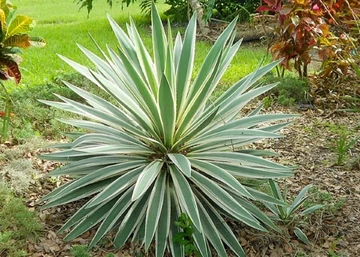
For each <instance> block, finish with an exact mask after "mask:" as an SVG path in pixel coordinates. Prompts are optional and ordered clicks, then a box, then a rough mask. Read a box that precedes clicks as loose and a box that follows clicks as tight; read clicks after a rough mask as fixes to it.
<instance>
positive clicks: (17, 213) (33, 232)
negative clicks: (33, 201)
mask: <svg viewBox="0 0 360 257" xmlns="http://www.w3.org/2000/svg"><path fill="white" fill-rule="evenodd" d="M41 230H42V225H41V223H40V222H39V220H38V218H37V217H36V214H35V213H34V212H31V211H30V210H29V209H28V208H27V207H26V206H25V204H24V203H23V200H22V199H20V198H17V197H15V196H13V195H12V193H11V191H10V189H9V188H8V187H7V186H6V185H5V184H4V183H3V182H0V255H1V256H9V257H22V256H27V252H26V242H27V240H32V241H34V240H36V238H37V235H38V234H39V233H41Z"/></svg>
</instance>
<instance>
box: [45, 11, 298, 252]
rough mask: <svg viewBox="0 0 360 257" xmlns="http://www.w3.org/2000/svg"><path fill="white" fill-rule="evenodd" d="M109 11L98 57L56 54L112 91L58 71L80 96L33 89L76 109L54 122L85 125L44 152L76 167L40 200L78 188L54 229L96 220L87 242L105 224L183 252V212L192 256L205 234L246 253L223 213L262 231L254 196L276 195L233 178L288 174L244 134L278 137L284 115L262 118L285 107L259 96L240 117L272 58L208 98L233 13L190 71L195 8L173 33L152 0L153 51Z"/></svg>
mask: <svg viewBox="0 0 360 257" xmlns="http://www.w3.org/2000/svg"><path fill="white" fill-rule="evenodd" d="M108 18H109V21H110V24H111V27H112V29H113V30H114V33H115V35H116V37H117V39H118V43H119V47H118V49H117V50H116V51H115V50H113V49H111V48H110V47H107V51H108V54H105V52H103V51H102V50H101V49H100V48H99V50H100V51H101V53H102V58H100V57H98V56H97V55H95V54H94V53H92V52H90V51H89V50H87V49H85V48H84V47H82V46H79V47H80V49H81V50H82V51H83V52H84V54H85V55H86V56H87V57H88V58H89V59H90V60H91V61H92V62H93V64H94V65H95V67H96V69H89V68H87V67H85V66H82V65H80V64H78V63H76V62H74V61H72V60H70V59H67V58H65V57H61V58H62V59H63V60H65V61H66V62H67V63H68V64H70V65H71V66H72V67H73V68H75V69H76V70H77V71H78V72H80V73H81V74H83V75H84V76H85V77H87V78H88V79H90V80H91V81H92V82H94V83H95V84H96V85H97V86H98V87H99V88H100V89H102V90H104V91H106V92H107V93H108V94H109V95H110V96H111V97H112V99H113V100H112V101H111V103H110V102H108V101H106V100H104V99H102V98H100V97H98V96H96V95H94V94H91V93H89V92H86V91H85V90H82V89H81V88H78V87H76V86H74V85H71V84H70V83H67V82H64V83H65V84H66V85H67V86H68V87H69V88H71V89H72V90H73V91H74V92H76V93H77V94H78V95H79V96H81V97H83V98H84V99H85V100H86V101H87V103H88V104H81V103H78V102H75V101H72V100H70V99H67V98H64V97H62V96H58V97H59V98H60V99H61V100H62V102H52V101H42V102H44V103H46V104H48V105H51V106H53V107H57V108H60V109H62V110H66V111H70V112H72V113H76V114H79V115H82V116H84V119H82V120H63V122H65V123H67V124H70V125H72V126H75V127H79V128H82V129H84V130H86V131H88V133H73V134H72V135H71V136H73V138H74V139H73V141H72V142H70V143H65V144H61V145H59V146H57V147H59V148H61V149H62V150H61V151H60V152H54V153H50V154H47V155H45V156H43V158H45V159H49V160H54V161H59V162H64V163H65V165H64V166H63V167H61V168H59V169H57V170H55V171H53V172H51V173H50V175H51V176H72V177H73V178H74V179H73V180H72V181H70V182H68V183H66V184H64V185H62V186H60V187H59V188H57V189H55V190H54V191H52V192H51V193H49V194H48V195H47V196H45V197H44V198H43V199H42V200H43V201H46V204H45V205H44V207H54V206H58V205H62V204H66V203H69V202H73V201H77V200H80V199H86V201H87V202H86V203H85V204H84V205H83V206H82V207H81V208H80V209H79V210H78V212H76V213H75V214H74V215H73V216H72V217H71V218H70V219H69V220H68V221H67V222H66V223H65V224H64V225H63V227H62V228H61V229H60V232H62V231H65V230H68V229H69V228H71V230H70V232H69V233H68V234H67V236H66V237H65V239H66V240H72V239H74V238H76V237H78V236H79V235H81V234H82V233H84V232H85V231H87V230H89V229H91V228H93V227H96V228H97V232H96V234H95V235H94V237H93V238H92V241H91V243H90V245H89V247H93V246H95V245H96V244H97V243H98V242H99V240H100V239H101V238H102V237H104V235H105V234H107V233H108V232H110V231H113V232H114V233H116V235H115V236H114V243H115V246H116V247H122V246H123V245H124V243H125V242H126V241H127V240H128V239H129V237H132V240H134V241H139V242H140V243H141V245H144V247H145V249H146V250H148V249H149V247H150V245H151V244H152V242H155V249H156V256H159V257H160V256H163V255H164V253H165V251H166V249H167V250H168V251H169V252H170V253H171V254H172V256H184V247H183V246H182V245H180V244H177V243H174V242H173V239H174V237H175V236H176V235H177V234H178V233H179V232H181V228H179V227H178V226H176V224H175V221H177V220H178V217H180V216H181V214H183V213H184V214H186V215H187V216H188V217H189V218H190V220H191V222H192V224H193V238H194V241H195V243H196V246H197V247H198V249H199V252H200V253H201V255H202V256H211V251H210V250H211V248H210V247H211V246H212V247H213V249H215V251H216V252H217V253H218V255H219V256H228V255H227V253H226V249H225V246H224V245H227V246H228V247H229V249H231V250H232V251H233V252H235V253H236V254H237V255H238V256H244V255H245V253H244V251H243V249H242V247H241V245H240V244H239V242H238V240H237V238H236V236H235V235H234V233H233V232H232V230H231V229H230V227H229V226H228V225H227V224H226V222H225V218H226V219H230V220H235V221H239V222H243V223H245V224H247V225H248V226H250V227H252V228H255V229H258V230H262V231H267V230H268V229H269V228H272V229H275V230H276V229H277V227H276V226H275V225H274V223H273V222H272V221H271V219H270V218H268V216H266V215H265V214H264V213H263V212H262V211H261V210H260V209H258V208H257V207H256V206H255V205H254V204H253V201H261V202H270V203H273V204H280V205H281V204H284V203H283V202H282V201H280V200H277V199H275V198H274V197H271V196H269V195H266V194H264V193H262V192H260V191H257V190H256V189H253V188H251V187H247V186H245V185H243V184H241V183H240V182H239V181H241V179H242V178H247V179H272V178H279V177H287V176H289V175H291V174H292V169H291V168H290V167H285V166H282V165H280V164H276V163H273V162H271V161H269V160H266V159H263V158H262V156H264V155H268V154H269V153H268V152H264V151H261V150H253V149H251V150H250V149H244V146H245V145H247V144H249V143H252V142H255V141H258V140H261V139H264V138H279V137H280V136H279V135H278V134H277V133H275V132H276V131H278V130H279V129H281V128H283V127H284V126H286V125H287V124H288V123H287V122H286V121H284V122H283V123H281V124H276V125H274V123H269V122H271V121H276V120H285V119H288V118H292V117H293V115H287V114H265V115H259V111H260V109H261V108H257V109H256V110H254V111H253V112H252V113H250V114H249V115H247V116H244V117H241V115H240V114H239V113H240V111H241V109H242V107H243V106H245V105H246V103H248V102H249V101H250V100H252V99H254V98H255V97H256V96H258V95H260V94H262V93H264V92H266V91H267V90H269V89H271V88H273V87H274V86H275V84H272V85H268V86H261V87H256V88H254V87H253V85H254V84H256V82H257V81H258V80H259V79H260V78H261V76H263V75H264V74H265V73H267V72H268V71H270V70H271V69H272V68H274V67H275V66H276V65H277V64H278V62H274V63H271V64H268V65H266V66H264V67H262V68H259V69H257V70H256V71H254V72H253V73H252V74H250V75H248V76H246V77H244V78H242V79H241V80H239V81H238V82H237V83H235V84H234V85H233V86H232V87H231V88H229V89H228V90H227V91H226V92H225V93H224V94H223V95H222V96H220V97H219V98H218V99H217V100H215V101H214V102H212V103H210V102H209V101H208V100H209V98H210V96H211V94H212V92H213V91H214V90H215V88H216V86H217V84H218V82H219V80H220V79H221V77H222V75H223V74H224V72H225V71H226V68H227V67H228V65H229V63H230V61H231V60H232V58H233V57H234V55H235V53H236V52H237V51H238V48H239V46H240V43H241V42H236V43H235V42H234V39H235V33H234V27H235V25H236V20H234V21H233V22H232V23H231V24H230V25H229V27H228V28H227V29H225V31H224V32H223V33H222V34H221V35H220V36H219V38H218V39H217V41H216V42H215V43H214V45H213V47H212V48H211V50H210V51H209V53H208V55H207V57H206V58H205V60H204V62H203V65H202V67H201V68H200V70H199V72H198V73H197V75H196V76H195V78H194V79H192V74H193V64H194V54H195V41H196V17H192V19H191V20H190V22H189V25H188V27H187V29H186V31H185V34H184V36H183V39H182V37H181V36H180V35H179V34H178V35H177V36H176V38H175V40H174V42H173V39H172V34H171V28H170V26H168V32H167V34H166V33H165V29H164V27H163V25H162V22H161V20H160V17H159V14H158V12H157V10H156V8H155V6H154V5H153V6H152V14H151V18H152V40H153V41H152V42H153V57H152V56H151V55H150V54H149V52H148V50H147V49H146V47H145V46H144V44H143V42H142V40H141V38H140V35H139V34H138V31H137V29H136V26H135V24H134V22H133V21H130V24H129V25H127V26H126V29H127V33H126V32H125V31H124V30H122V29H121V28H120V27H119V25H118V24H117V23H116V22H115V21H114V20H113V19H112V18H111V17H108ZM266 124H267V125H266ZM269 124H271V125H269Z"/></svg>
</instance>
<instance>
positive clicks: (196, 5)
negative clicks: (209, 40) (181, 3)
mask: <svg viewBox="0 0 360 257" xmlns="http://www.w3.org/2000/svg"><path fill="white" fill-rule="evenodd" d="M189 6H190V8H191V10H192V11H193V13H196V14H197V25H198V29H199V33H200V34H201V35H207V34H209V32H210V30H209V23H208V22H207V21H205V20H204V8H203V6H202V5H201V3H200V1H199V0H189Z"/></svg>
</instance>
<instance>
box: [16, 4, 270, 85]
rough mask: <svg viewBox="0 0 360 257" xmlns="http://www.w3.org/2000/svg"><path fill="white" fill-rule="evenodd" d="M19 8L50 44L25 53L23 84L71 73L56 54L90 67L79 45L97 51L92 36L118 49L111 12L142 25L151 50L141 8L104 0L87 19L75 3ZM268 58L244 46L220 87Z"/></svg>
mask: <svg viewBox="0 0 360 257" xmlns="http://www.w3.org/2000/svg"><path fill="white" fill-rule="evenodd" d="M13 4H15V5H17V6H18V12H17V14H24V15H28V16H30V17H32V18H34V19H35V21H36V23H37V25H36V27H35V28H34V30H33V31H32V32H31V35H33V36H42V37H44V38H45V40H46V42H47V45H46V46H45V47H44V48H29V49H27V50H25V51H24V54H23V58H24V60H23V62H22V63H21V69H22V75H23V78H22V85H38V84H42V83H44V82H45V81H48V80H50V79H51V78H53V77H55V76H58V75H59V74H61V73H64V72H65V73H67V72H72V71H73V70H72V68H70V67H69V66H68V65H67V64H66V63H64V62H63V61H62V60H60V58H59V57H58V56H57V54H60V55H64V56H66V57H68V58H71V59H73V60H75V61H78V62H80V63H82V64H89V63H88V62H87V61H86V58H84V55H83V54H82V53H81V51H80V50H79V49H78V47H77V46H76V44H77V43H78V44H81V45H83V46H85V47H86V48H88V49H90V50H93V51H97V50H96V47H95V46H94V44H93V42H92V41H91V39H90V37H89V33H90V34H91V35H92V36H93V37H94V38H95V40H96V41H97V42H98V44H99V45H100V46H101V47H102V48H104V47H105V46H106V44H108V45H110V46H112V47H116V39H115V36H114V35H113V33H112V31H111V28H110V25H109V24H108V21H107V18H106V13H109V14H110V15H111V16H112V17H113V18H114V19H116V20H117V21H118V22H119V23H120V24H123V25H125V23H126V22H127V21H129V15H131V16H133V18H134V20H135V22H136V23H137V24H139V27H140V33H141V36H142V37H143V38H144V41H145V43H146V44H147V46H148V47H149V48H151V39H150V26H149V19H148V18H145V17H143V16H142V15H141V13H140V8H139V6H138V5H131V6H130V7H124V9H123V10H121V4H120V3H115V4H114V6H113V8H112V9H111V8H110V7H109V6H108V5H107V3H106V1H105V0H99V1H94V8H93V10H92V12H91V13H90V15H89V16H88V14H87V10H86V9H82V10H80V11H79V10H78V9H79V5H77V4H76V1H71V0H69V1H61V0H14V1H13ZM167 7H168V6H167V5H166V4H163V3H160V4H158V8H159V9H160V10H161V11H165V10H166V9H167ZM210 47H211V43H209V42H199V43H198V44H197V56H196V60H197V62H196V67H195V70H196V69H198V68H199V67H198V66H199V63H201V62H202V60H203V59H204V57H205V55H206V54H207V52H208V50H209V49H210ZM264 56H265V50H264V49H263V48H251V47H242V48H241V50H240V51H239V52H238V54H237V56H236V57H235V60H234V61H233V63H232V65H231V66H230V68H229V70H228V71H227V73H226V74H225V76H224V78H223V80H222V82H221V84H222V85H228V84H231V83H232V82H234V81H236V80H238V79H239V78H241V77H243V76H244V75H246V74H248V73H250V72H251V71H253V70H254V69H255V68H256V67H258V65H259V63H260V62H261V60H262V58H263V57H264Z"/></svg>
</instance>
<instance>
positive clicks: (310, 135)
mask: <svg viewBox="0 0 360 257" xmlns="http://www.w3.org/2000/svg"><path fill="white" fill-rule="evenodd" d="M266 112H267V113H270V112H274V113H275V112H276V113H280V112H281V113H285V112H286V113H298V114H299V115H300V116H299V117H298V118H297V119H295V120H294V123H293V124H292V125H290V126H288V127H286V128H285V129H283V131H281V134H283V135H284V136H285V137H284V138H280V139H276V140H268V141H264V142H260V143H256V144H254V147H256V148H259V149H267V150H272V151H275V152H277V153H279V154H280V156H279V157H276V158H275V161H277V162H280V163H283V164H286V165H296V166H297V169H296V173H295V175H294V176H293V177H291V178H289V179H288V180H286V183H287V185H288V187H289V190H290V195H291V196H292V197H294V196H295V195H296V194H298V193H299V192H300V190H301V188H303V187H304V186H306V185H308V184H313V185H314V186H315V187H316V189H317V193H314V196H313V197H315V198H314V199H315V200H324V199H321V197H319V195H325V196H327V197H328V198H327V199H326V201H325V203H326V204H327V206H326V207H325V208H324V209H323V210H321V211H319V212H317V213H316V214H313V215H310V216H309V217H308V218H303V219H301V220H300V221H299V222H300V223H299V224H297V225H298V226H299V227H301V228H302V229H303V231H304V232H305V233H306V234H307V236H308V238H309V240H310V241H311V245H310V246H307V245H305V244H303V243H302V242H300V240H298V239H297V238H296V237H295V236H294V233H293V231H292V226H290V225H289V226H286V225H283V226H282V227H281V229H282V231H283V233H281V234H279V233H276V232H269V233H260V232H257V231H253V230H251V229H249V228H247V227H244V226H243V225H241V224H230V225H231V227H232V228H233V229H234V232H235V233H237V235H238V237H239V241H240V242H241V244H242V246H243V248H244V249H245V251H246V252H247V256H251V257H253V256H270V257H275V256H360V203H359V200H360V167H359V166H360V164H359V162H360V155H359V153H360V143H359V142H357V143H356V144H355V145H354V147H352V148H351V151H349V153H348V154H349V157H348V159H346V162H345V164H344V165H341V166H337V165H335V162H336V159H337V155H336V152H334V150H332V146H334V142H335V141H336V138H337V134H336V132H334V131H333V130H332V129H331V128H333V127H334V126H339V125H344V126H346V127H347V128H348V130H352V131H354V133H355V134H357V135H358V136H359V134H360V133H359V129H358V128H357V126H358V125H359V124H360V114H354V113H342V112H332V111H331V110H328V111H323V110H319V109H316V108H315V109H308V110H305V111H299V110H297V109H291V110H289V109H284V108H281V107H272V108H271V109H269V110H267V111H266ZM5 147H14V146H5ZM43 151H44V150H37V151H36V152H33V153H29V154H27V156H26V158H31V159H32V160H33V163H34V167H35V168H36V169H37V170H39V172H40V173H42V174H46V173H48V172H49V171H50V170H52V169H54V168H55V167H56V166H57V164H56V163H52V162H48V161H42V160H39V159H37V158H36V156H37V155H38V154H39V153H41V152H43ZM356 157H359V159H357V162H356V161H354V160H355V158H356ZM61 183H63V180H57V181H56V180H49V179H48V178H41V179H40V180H38V181H37V182H36V183H33V184H32V185H31V187H30V189H29V192H28V193H27V194H26V199H27V205H28V207H29V208H30V209H31V210H34V211H37V212H38V213H39V217H40V219H41V222H42V223H43V225H44V233H43V234H41V235H40V238H39V239H38V240H37V241H34V242H28V246H27V247H28V249H27V251H28V252H29V256H33V257H40V256H44V257H45V256H71V254H70V248H71V247H72V246H73V245H77V244H82V245H86V244H88V243H89V242H90V240H91V237H92V236H93V235H94V233H95V231H90V232H87V233H85V234H84V235H82V236H81V237H80V238H78V239H76V240H74V241H72V242H64V241H63V237H64V236H65V235H64V234H60V235H58V234H56V231H57V230H58V229H59V228H60V227H61V225H62V224H64V222H65V221H66V220H67V219H68V218H69V217H70V216H71V215H72V214H74V213H75V212H76V210H77V208H78V205H77V204H76V203H75V204H68V205H65V206H62V207H57V208H52V209H47V210H40V209H39V208H38V206H37V200H38V199H39V198H40V197H42V196H44V195H45V194H46V193H48V192H50V191H51V190H53V189H54V188H55V187H56V186H58V185H60V184H61ZM317 196H318V198H316V197H317ZM329 197H330V198H331V199H329ZM139 252H141V249H139V248H138V247H137V246H136V245H133V244H130V243H129V244H128V245H126V247H124V248H123V249H121V250H115V249H114V246H113V244H112V242H111V240H104V241H103V242H102V244H101V246H98V247H97V248H96V249H94V250H93V252H92V256H105V255H106V254H107V253H113V254H114V255H115V256H136V253H139ZM332 253H333V254H336V255H331V254H332ZM301 254H302V255H301ZM152 255H153V254H149V256H152ZM140 256H141V255H140ZM231 256H232V255H231Z"/></svg>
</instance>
